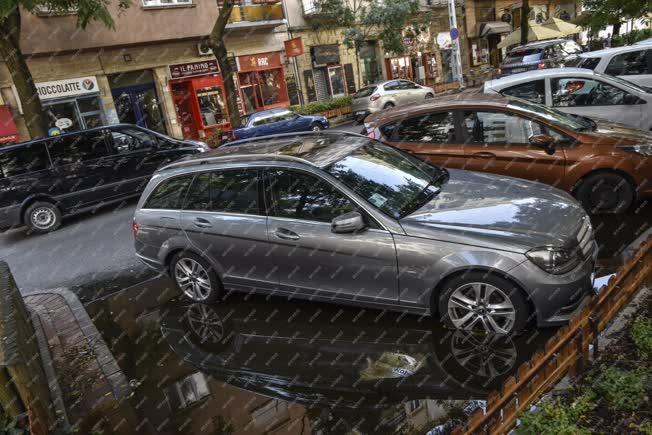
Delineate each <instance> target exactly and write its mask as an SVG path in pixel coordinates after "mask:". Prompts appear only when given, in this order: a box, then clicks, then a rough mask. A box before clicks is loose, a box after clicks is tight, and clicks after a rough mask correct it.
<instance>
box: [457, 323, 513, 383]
mask: <svg viewBox="0 0 652 435" xmlns="http://www.w3.org/2000/svg"><path fill="white" fill-rule="evenodd" d="M451 353H452V355H453V357H454V358H455V360H456V361H457V362H458V364H459V365H460V366H462V367H464V368H465V369H466V370H467V371H468V372H469V373H472V374H474V375H478V376H482V377H484V378H490V379H492V378H495V377H497V376H500V375H503V374H505V373H507V372H508V371H509V370H511V369H512V368H513V367H514V365H515V364H516V357H517V356H518V353H517V352H516V346H515V345H514V343H513V342H512V340H511V339H510V338H509V336H505V335H498V334H486V335H485V334H482V335H479V334H477V333H473V332H470V331H461V330H457V331H455V333H454V334H453V339H452V341H451Z"/></svg>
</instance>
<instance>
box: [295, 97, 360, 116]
mask: <svg viewBox="0 0 652 435" xmlns="http://www.w3.org/2000/svg"><path fill="white" fill-rule="evenodd" d="M351 102H352V99H351V97H349V96H346V97H337V98H332V99H330V100H324V101H315V102H312V103H308V104H304V105H303V106H292V107H290V110H292V111H293V112H296V113H299V114H301V115H312V114H313V113H321V112H325V111H327V110H333V109H338V108H340V107H346V106H350V105H351Z"/></svg>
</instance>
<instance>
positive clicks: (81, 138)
mask: <svg viewBox="0 0 652 435" xmlns="http://www.w3.org/2000/svg"><path fill="white" fill-rule="evenodd" d="M48 151H49V152H50V158H52V163H53V164H54V165H55V166H63V165H70V164H76V163H81V162H86V161H90V160H96V159H99V158H101V157H105V156H106V155H108V150H107V148H106V141H105V140H104V132H102V131H95V132H88V133H83V134H73V135H66V136H58V137H55V138H54V139H53V140H51V141H49V142H48Z"/></svg>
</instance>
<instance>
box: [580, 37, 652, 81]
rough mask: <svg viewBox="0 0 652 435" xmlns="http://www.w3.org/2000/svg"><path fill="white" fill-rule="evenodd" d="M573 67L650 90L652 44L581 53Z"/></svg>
mask: <svg viewBox="0 0 652 435" xmlns="http://www.w3.org/2000/svg"><path fill="white" fill-rule="evenodd" d="M575 66H577V67H578V68H587V69H592V70H593V71H595V72H599V73H604V74H609V75H612V76H617V77H620V78H622V79H625V80H628V81H630V82H632V83H636V84H637V85H639V86H645V87H649V88H652V44H650V43H640V44H634V45H628V46H625V47H614V48H605V49H604V50H596V51H590V52H587V53H582V54H580V57H579V59H578V62H577V64H576V65H575Z"/></svg>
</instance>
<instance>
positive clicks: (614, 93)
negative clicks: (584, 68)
mask: <svg viewBox="0 0 652 435" xmlns="http://www.w3.org/2000/svg"><path fill="white" fill-rule="evenodd" d="M550 87H551V92H552V105H553V106H556V107H581V106H613V105H623V104H628V103H629V104H636V102H635V101H634V99H632V100H628V101H626V96H627V95H629V94H628V93H627V92H625V91H623V90H622V89H620V88H617V87H615V86H612V85H610V84H607V83H604V82H601V81H598V80H591V79H583V78H560V79H552V80H551V81H550Z"/></svg>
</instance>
